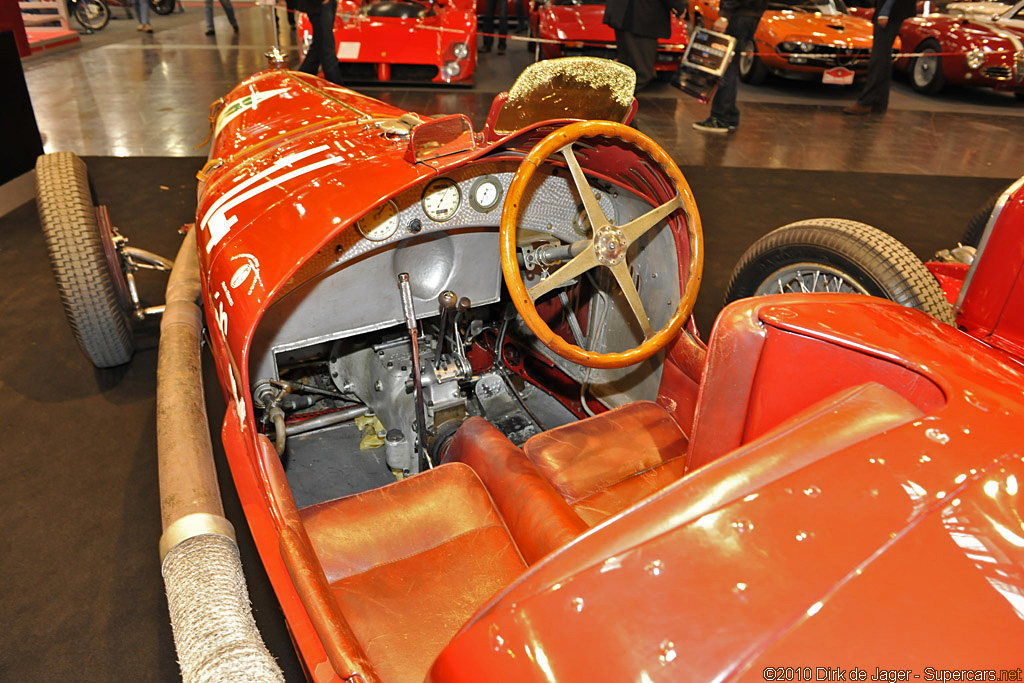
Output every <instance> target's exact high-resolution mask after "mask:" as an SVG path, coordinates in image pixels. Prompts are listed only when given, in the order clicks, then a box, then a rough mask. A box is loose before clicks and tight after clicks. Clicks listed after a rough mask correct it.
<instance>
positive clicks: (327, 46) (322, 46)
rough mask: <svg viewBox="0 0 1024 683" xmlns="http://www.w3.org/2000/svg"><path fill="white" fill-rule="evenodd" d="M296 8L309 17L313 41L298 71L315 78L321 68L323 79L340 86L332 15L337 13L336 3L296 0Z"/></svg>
mask: <svg viewBox="0 0 1024 683" xmlns="http://www.w3.org/2000/svg"><path fill="white" fill-rule="evenodd" d="M298 7H299V11H300V12H304V13H305V14H306V16H308V17H309V24H310V26H312V27H313V40H312V42H310V44H309V52H307V53H306V58H305V59H303V60H302V64H300V65H299V71H301V72H303V73H307V74H313V75H314V76H315V75H316V74H317V72H319V71H320V69H321V68H322V69H323V70H324V78H326V79H327V80H329V81H330V82H331V83H334V84H336V85H341V84H342V78H341V67H340V66H338V53H337V52H336V51H335V49H334V14H335V13H336V12H337V11H338V1H337V0H298Z"/></svg>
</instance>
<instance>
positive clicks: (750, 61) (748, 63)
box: [737, 40, 768, 85]
mask: <svg viewBox="0 0 1024 683" xmlns="http://www.w3.org/2000/svg"><path fill="white" fill-rule="evenodd" d="M737 58H738V59H739V60H740V63H739V70H740V80H741V81H743V82H744V83H749V84H750V85H761V84H762V83H764V82H765V81H766V80H767V79H768V67H766V66H765V65H764V62H762V61H761V58H760V57H758V56H757V44H756V43H755V42H754V41H753V40H748V41H747V44H746V45H744V46H743V52H741V53H740V54H739V56H738V57H737Z"/></svg>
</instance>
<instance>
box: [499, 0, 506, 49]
mask: <svg viewBox="0 0 1024 683" xmlns="http://www.w3.org/2000/svg"><path fill="white" fill-rule="evenodd" d="M507 35H508V0H498V54H502V53H504V52H505V46H506V43H507V41H506V38H505V36H507Z"/></svg>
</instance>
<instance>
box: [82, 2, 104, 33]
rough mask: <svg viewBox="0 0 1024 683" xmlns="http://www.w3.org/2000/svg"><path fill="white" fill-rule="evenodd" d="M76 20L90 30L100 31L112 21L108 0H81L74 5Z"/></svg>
mask: <svg viewBox="0 0 1024 683" xmlns="http://www.w3.org/2000/svg"><path fill="white" fill-rule="evenodd" d="M74 11H75V21H77V22H78V23H79V25H80V26H81V27H82V28H84V29H88V30H90V31H99V30H100V29H102V28H103V27H104V26H106V25H107V23H108V22H109V21H110V7H109V6H108V5H107V3H106V0H79V2H78V3H77V4H75V7H74Z"/></svg>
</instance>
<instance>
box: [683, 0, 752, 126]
mask: <svg viewBox="0 0 1024 683" xmlns="http://www.w3.org/2000/svg"><path fill="white" fill-rule="evenodd" d="M767 5H768V3H767V1H766V0H722V1H721V4H720V5H719V14H718V19H717V20H716V21H715V23H714V25H713V26H712V29H713V30H715V31H719V32H721V31H725V34H726V35H729V36H732V37H733V38H735V39H736V52H735V53H733V56H732V59H731V60H730V61H729V66H727V67H726V69H725V73H724V74H723V75H722V80H721V81H719V83H718V89H717V90H716V91H715V96H714V97H713V98H711V116H709V117H708V118H706V119H704V120H703V121H699V122H697V123H695V124H693V127H694V128H696V129H697V130H699V131H701V132H704V133H731V132H733V131H735V130H736V129H737V128H738V127H739V125H740V110H739V107H737V106H736V92H737V90H738V89H739V76H740V59H739V53H740V52H741V51H742V50H743V48H744V46H745V45H746V44H747V43H750V44H751V45H754V46H755V48H754V49H755V50H756V49H757V47H756V45H757V43H756V42H755V41H754V31H756V30H757V25H758V24H759V23H760V22H761V15H762V14H764V10H765V8H766V7H767Z"/></svg>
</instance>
